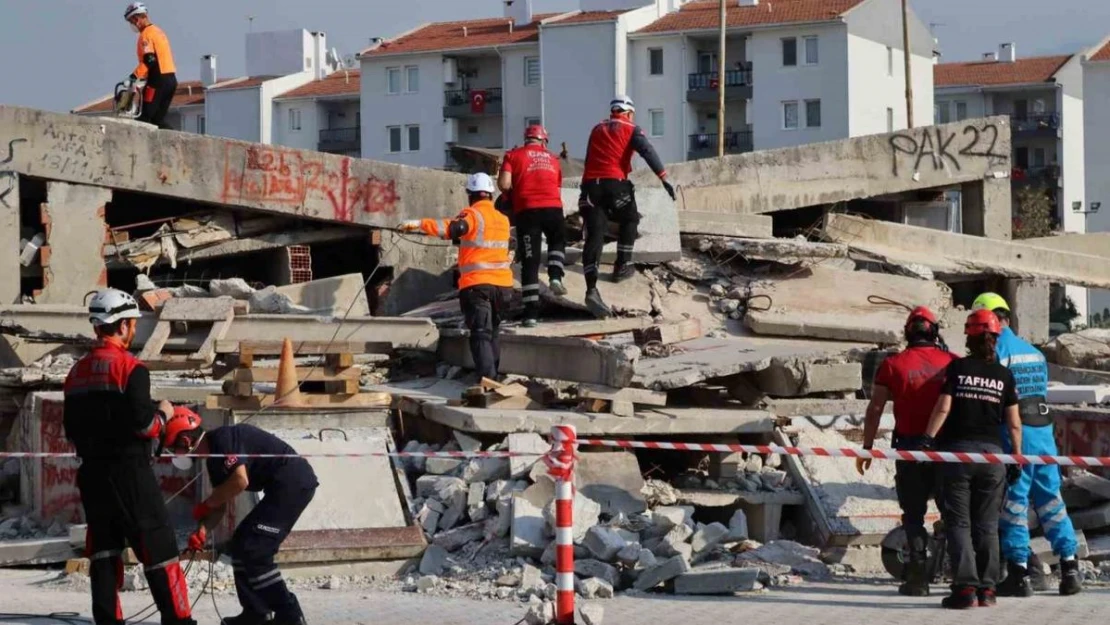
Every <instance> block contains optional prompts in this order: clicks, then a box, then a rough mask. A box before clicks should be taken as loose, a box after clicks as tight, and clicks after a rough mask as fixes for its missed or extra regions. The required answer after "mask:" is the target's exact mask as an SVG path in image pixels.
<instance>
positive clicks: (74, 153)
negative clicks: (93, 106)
mask: <svg viewBox="0 0 1110 625" xmlns="http://www.w3.org/2000/svg"><path fill="white" fill-rule="evenodd" d="M42 136H43V139H44V140H45V147H46V149H45V150H44V151H43V154H42V157H41V158H39V166H40V167H41V168H42V169H43V172H44V173H45V174H48V175H49V174H55V175H57V176H59V177H62V178H72V177H75V176H80V177H83V178H87V179H89V180H95V179H97V178H100V177H102V176H103V175H105V174H107V173H108V172H107V171H97V169H98V168H97V166H96V165H94V164H93V161H94V159H98V158H99V157H100V156H101V155H102V154H103V153H104V135H102V134H100V133H98V132H94V131H91V130H90V129H87V128H82V127H79V126H71V127H58V126H54V125H53V124H51V125H49V126H47V127H46V128H45V129H44V130H43V133H42ZM101 169H104V168H101Z"/></svg>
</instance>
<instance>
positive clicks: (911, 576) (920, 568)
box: [898, 559, 929, 597]
mask: <svg viewBox="0 0 1110 625" xmlns="http://www.w3.org/2000/svg"><path fill="white" fill-rule="evenodd" d="M925 568H926V567H925V562H924V561H923V560H916V559H911V560H910V561H909V562H907V563H906V575H905V580H906V581H905V582H903V583H902V585H901V586H899V587H898V594H900V595H905V596H907V597H928V596H929V582H928V580H926V579H925V575H926V573H925Z"/></svg>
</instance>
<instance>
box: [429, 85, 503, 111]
mask: <svg viewBox="0 0 1110 625" xmlns="http://www.w3.org/2000/svg"><path fill="white" fill-rule="evenodd" d="M443 100H444V101H443V116H444V117H485V116H489V115H501V109H502V107H501V88H500V87H491V88H489V89H455V90H452V91H444V92H443Z"/></svg>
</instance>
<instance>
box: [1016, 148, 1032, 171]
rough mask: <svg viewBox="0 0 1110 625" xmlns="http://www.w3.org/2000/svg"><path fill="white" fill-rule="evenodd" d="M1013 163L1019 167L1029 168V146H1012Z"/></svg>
mask: <svg viewBox="0 0 1110 625" xmlns="http://www.w3.org/2000/svg"><path fill="white" fill-rule="evenodd" d="M1014 164H1015V165H1017V166H1018V168H1020V169H1029V148H1027V147H1024V146H1022V147H1020V148H1014Z"/></svg>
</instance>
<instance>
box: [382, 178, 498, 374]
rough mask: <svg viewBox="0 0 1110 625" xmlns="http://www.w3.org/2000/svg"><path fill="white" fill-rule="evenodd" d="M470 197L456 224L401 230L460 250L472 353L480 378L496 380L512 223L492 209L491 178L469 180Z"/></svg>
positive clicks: (417, 224) (408, 225)
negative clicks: (442, 242)
mask: <svg viewBox="0 0 1110 625" xmlns="http://www.w3.org/2000/svg"><path fill="white" fill-rule="evenodd" d="M466 193H467V201H468V202H470V206H468V207H466V208H464V209H463V210H462V212H461V213H459V214H458V215H457V216H456V217H455V218H454V219H443V220H438V219H414V220H409V221H406V222H404V223H402V224H401V225H400V227H399V228H400V230H402V231H404V232H422V233H423V234H426V235H428V236H433V237H439V238H442V239H449V240H451V241H453V242H455V243H456V244H457V245H458V246H459V303H460V304H461V305H462V312H463V316H464V317H465V319H466V327H467V328H468V329H469V330H470V354H471V356H472V357H473V359H474V368H475V370H477V372H478V375H480V376H482V377H485V378H490V379H491V380H492V379H496V378H497V368H498V364H499V362H500V360H501V349H500V346H499V345H498V336H499V334H500V329H501V316H502V313H503V312H504V311H505V308H506V307H507V306H508V303H509V298H510V297H511V296H512V287H513V271H512V268H511V265H510V263H509V218H508V217H506V216H505V215H504V214H503V213H501V212H499V211H498V210H497V209H496V208H494V206H493V194H494V188H493V179H492V178H490V177H489V174H472V175H471V176H469V177H468V178H467V180H466Z"/></svg>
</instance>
